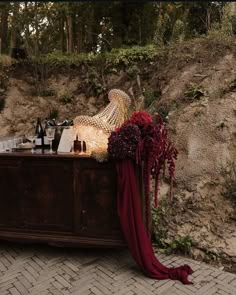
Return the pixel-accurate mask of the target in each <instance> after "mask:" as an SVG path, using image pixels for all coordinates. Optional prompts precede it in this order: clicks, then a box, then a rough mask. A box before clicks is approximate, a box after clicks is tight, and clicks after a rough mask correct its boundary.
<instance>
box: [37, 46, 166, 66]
mask: <svg viewBox="0 0 236 295" xmlns="http://www.w3.org/2000/svg"><path fill="white" fill-rule="evenodd" d="M161 54H162V51H161V50H160V48H158V47H157V46H154V45H147V46H133V47H131V48H120V49H112V50H111V52H105V53H102V54H101V53H96V54H95V53H87V54H86V53H81V54H65V53H62V52H61V51H54V52H52V53H49V54H47V55H44V56H43V57H42V62H43V63H47V64H53V65H64V64H69V65H70V64H75V65H82V64H90V65H91V64H95V63H98V65H99V66H100V64H101V63H105V64H106V65H110V66H111V65H113V66H116V65H126V66H128V65H131V66H133V64H132V63H133V62H135V61H150V60H153V59H154V58H155V57H156V56H159V55H161Z"/></svg>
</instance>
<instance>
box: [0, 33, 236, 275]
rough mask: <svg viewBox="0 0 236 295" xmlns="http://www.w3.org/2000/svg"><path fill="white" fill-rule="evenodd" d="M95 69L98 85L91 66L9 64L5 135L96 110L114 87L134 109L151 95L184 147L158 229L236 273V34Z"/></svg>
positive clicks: (153, 107) (152, 107)
mask: <svg viewBox="0 0 236 295" xmlns="http://www.w3.org/2000/svg"><path fill="white" fill-rule="evenodd" d="M94 69H95V78H93V81H95V82H96V83H95V82H94V83H93V84H91V83H90V81H89V77H91V68H89V67H83V66H76V65H71V66H64V67H62V66H58V67H56V66H54V67H53V66H50V67H48V68H47V67H46V68H45V66H44V67H42V68H39V67H38V66H37V67H36V66H35V65H31V64H28V63H18V64H15V65H13V66H10V67H2V69H1V73H0V78H1V83H0V98H1V99H4V100H5V106H4V108H3V110H2V111H1V113H0V135H1V136H3V135H7V134H11V133H12V134H13V133H14V134H15V133H16V134H26V135H27V134H30V133H31V132H32V131H33V130H34V126H35V122H36V118H37V117H38V116H39V117H42V118H46V117H53V116H54V117H58V120H59V121H60V120H63V119H65V118H74V117H76V116H77V115H79V114H88V115H93V114H95V113H96V112H97V111H98V110H99V109H101V108H102V107H103V106H104V105H105V104H106V103H107V92H108V91H109V90H110V89H112V88H120V89H122V90H124V91H127V92H129V94H131V93H133V97H132V98H133V99H134V101H133V109H134V108H135V106H136V107H137V101H139V106H140V107H143V101H142V97H143V96H144V97H145V99H144V103H145V100H146V101H147V100H149V104H148V106H147V105H146V106H147V108H148V110H149V111H150V112H153V113H154V112H160V113H161V114H162V115H163V116H164V117H165V119H166V120H167V124H168V127H169V134H170V137H171V138H172V140H173V142H174V143H175V144H176V147H177V149H178V151H179V157H178V161H177V170H176V179H175V197H174V206H173V204H172V205H170V204H169V203H168V202H164V200H165V199H166V197H165V195H166V194H167V191H168V186H167V184H166V183H164V182H163V184H162V186H161V191H160V194H161V197H162V199H163V206H166V207H165V210H164V209H163V210H164V211H165V214H163V215H162V217H163V219H162V221H161V222H160V225H159V227H158V228H157V229H158V230H160V231H163V228H164V227H166V226H167V224H168V230H166V228H165V230H166V233H165V237H164V239H165V243H171V240H173V239H174V238H175V237H176V236H182V237H184V236H190V237H191V239H192V240H193V241H195V242H196V243H197V244H196V246H195V249H193V251H192V255H193V256H195V257H196V258H200V259H205V260H216V261H219V262H221V263H223V264H224V262H225V261H226V262H227V263H225V265H228V267H227V268H228V270H231V271H235V270H236V267H235V265H236V223H235V220H236V209H235V202H236V165H235V163H236V41H235V39H233V38H232V39H231V38H227V39H224V38H214V37H211V38H202V39H198V40H194V41H191V42H188V43H184V44H182V45H175V46H173V47H169V48H168V49H165V50H164V53H163V54H161V55H160V56H156V57H155V58H154V59H153V60H151V61H150V60H149V61H146V62H145V61H144V60H137V61H134V62H133V64H132V65H129V66H125V65H117V66H113V67H112V71H106V70H107V69H106V67H102V68H101V67H97V68H96V67H94V68H93V74H94ZM101 70H102V72H101ZM93 77H94V76H93ZM98 82H99V83H98ZM101 85H102V87H101ZM98 88H99V90H100V89H102V90H103V91H97V90H98ZM99 93H100V94H99ZM135 99H136V101H135ZM150 101H151V102H150ZM164 203H165V204H164ZM163 208H164V207H163ZM163 210H162V213H163Z"/></svg>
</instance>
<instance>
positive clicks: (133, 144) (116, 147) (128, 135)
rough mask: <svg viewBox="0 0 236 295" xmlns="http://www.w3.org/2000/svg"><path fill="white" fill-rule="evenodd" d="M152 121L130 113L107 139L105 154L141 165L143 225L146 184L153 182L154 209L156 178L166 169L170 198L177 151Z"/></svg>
mask: <svg viewBox="0 0 236 295" xmlns="http://www.w3.org/2000/svg"><path fill="white" fill-rule="evenodd" d="M155 121H156V122H153V119H152V117H151V115H150V114H149V113H148V112H146V111H137V112H134V113H133V114H132V115H131V117H130V118H129V119H128V120H126V121H125V122H124V123H123V124H122V126H121V127H120V128H118V129H116V130H115V131H113V132H112V133H111V135H110V137H109V138H108V155H109V158H111V159H114V160H123V159H125V158H131V159H133V160H135V161H136V164H138V165H142V166H143V181H144V192H145V203H146V224H147V226H148V224H149V220H150V216H149V212H150V203H151V202H150V182H151V177H152V178H153V179H154V180H155V206H156V207H157V206H158V185H159V178H160V176H161V174H162V175H165V170H166V166H168V171H169V176H170V198H171V199H172V197H173V179H174V172H175V160H176V159H177V154H178V152H177V150H176V148H175V146H174V144H173V143H172V142H171V141H170V140H169V138H168V132H167V127H166V126H165V124H164V123H163V120H162V118H161V117H160V116H159V115H156V118H155Z"/></svg>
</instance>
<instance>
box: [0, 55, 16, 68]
mask: <svg viewBox="0 0 236 295" xmlns="http://www.w3.org/2000/svg"><path fill="white" fill-rule="evenodd" d="M14 63H16V60H15V59H13V58H11V57H10V56H8V55H5V54H0V65H1V66H11V65H12V64H14Z"/></svg>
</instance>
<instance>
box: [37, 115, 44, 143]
mask: <svg viewBox="0 0 236 295" xmlns="http://www.w3.org/2000/svg"><path fill="white" fill-rule="evenodd" d="M35 136H36V140H35V145H36V146H38V147H42V148H43V147H44V130H43V127H42V124H41V120H40V118H38V119H37V125H36V129H35Z"/></svg>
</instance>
